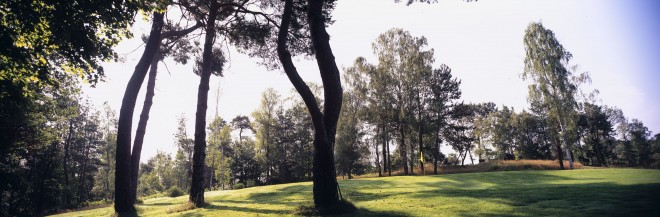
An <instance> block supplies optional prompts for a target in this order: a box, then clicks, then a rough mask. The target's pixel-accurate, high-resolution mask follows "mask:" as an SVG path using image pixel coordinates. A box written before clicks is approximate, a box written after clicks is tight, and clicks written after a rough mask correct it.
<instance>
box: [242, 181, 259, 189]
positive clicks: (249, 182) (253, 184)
mask: <svg viewBox="0 0 660 217" xmlns="http://www.w3.org/2000/svg"><path fill="white" fill-rule="evenodd" d="M256 184H257V183H256V182H255V181H254V180H248V181H247V184H246V185H245V187H246V188H249V187H254V186H256Z"/></svg>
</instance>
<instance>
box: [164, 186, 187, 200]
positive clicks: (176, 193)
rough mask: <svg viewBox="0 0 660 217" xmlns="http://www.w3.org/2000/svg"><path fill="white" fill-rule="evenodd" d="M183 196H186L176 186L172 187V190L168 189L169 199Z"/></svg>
mask: <svg viewBox="0 0 660 217" xmlns="http://www.w3.org/2000/svg"><path fill="white" fill-rule="evenodd" d="M183 194H184V192H183V190H181V189H180V188H178V187H176V186H172V187H170V189H167V196H168V197H178V196H181V195H183Z"/></svg>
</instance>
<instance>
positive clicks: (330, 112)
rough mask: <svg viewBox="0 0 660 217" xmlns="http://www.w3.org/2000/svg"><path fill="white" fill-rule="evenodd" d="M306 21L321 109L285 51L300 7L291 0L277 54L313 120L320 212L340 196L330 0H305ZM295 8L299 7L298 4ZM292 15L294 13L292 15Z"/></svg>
mask: <svg viewBox="0 0 660 217" xmlns="http://www.w3.org/2000/svg"><path fill="white" fill-rule="evenodd" d="M306 3H307V4H308V6H307V8H308V10H307V21H308V22H307V23H308V25H307V26H308V28H309V33H310V36H311V37H310V39H311V44H312V48H313V50H314V54H315V57H316V61H317V64H318V68H319V71H320V74H321V79H322V80H323V93H324V97H323V99H324V100H325V103H324V104H323V112H321V109H320V108H319V106H318V104H317V100H316V98H315V97H314V94H313V93H312V91H311V90H310V88H309V86H307V84H305V82H304V81H303V80H302V78H301V77H300V75H299V74H298V71H297V69H296V68H295V65H294V64H293V61H292V60H291V53H290V51H289V44H288V41H289V30H290V29H294V30H295V28H296V26H295V25H294V28H290V27H291V26H292V25H291V24H292V23H293V24H300V23H302V22H300V19H301V18H302V16H300V15H301V14H300V11H297V13H296V11H294V2H293V0H286V1H285V4H284V9H283V13H282V20H281V24H280V28H279V31H278V36H277V54H278V57H279V59H280V62H281V63H282V66H283V68H284V72H285V73H286V75H287V77H288V78H289V80H290V81H291V83H292V84H293V86H294V87H295V88H296V91H298V93H299V94H300V96H301V97H302V98H303V101H304V102H305V105H306V107H307V109H308V110H309V113H310V115H311V117H312V123H313V124H314V161H313V171H314V172H313V174H314V177H313V183H314V187H313V194H314V204H315V206H316V208H317V209H318V210H320V211H321V212H327V211H330V209H331V207H333V206H334V205H336V204H337V203H338V202H339V200H340V198H339V194H338V191H337V190H338V189H339V185H338V184H337V179H336V170H335V164H334V152H333V150H334V142H335V133H336V128H337V121H338V120H339V113H340V111H341V104H342V87H341V80H340V76H339V69H338V68H337V64H336V63H335V60H334V56H333V54H332V49H331V47H330V43H329V40H330V37H329V35H328V33H327V32H326V29H325V28H326V24H327V22H329V14H328V13H327V12H328V11H329V10H331V9H332V8H333V7H334V1H324V0H309V1H307V2H306ZM298 8H299V7H298ZM294 15H295V16H294Z"/></svg>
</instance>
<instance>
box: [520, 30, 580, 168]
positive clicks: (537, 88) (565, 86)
mask: <svg viewBox="0 0 660 217" xmlns="http://www.w3.org/2000/svg"><path fill="white" fill-rule="evenodd" d="M524 44H525V53H526V57H525V70H524V72H523V74H522V78H523V79H525V80H527V79H530V80H531V81H532V84H530V85H529V101H531V102H533V103H536V104H537V105H538V106H539V107H540V108H542V109H543V110H545V111H546V112H547V115H548V118H549V119H551V121H550V122H549V123H550V125H551V128H553V129H555V130H552V131H553V132H557V133H553V134H555V137H556V138H558V139H556V140H557V141H561V143H563V145H564V148H565V151H566V156H567V157H568V160H569V164H570V169H573V157H572V152H571V143H572V141H569V139H570V134H572V133H574V132H572V130H576V129H574V128H572V127H570V126H571V125H573V124H574V120H575V119H574V118H572V117H573V116H574V114H575V110H574V108H576V107H577V102H576V101H575V98H574V94H575V93H576V89H577V84H576V83H575V82H573V81H572V80H571V76H572V74H573V73H572V71H571V70H568V69H567V68H566V65H567V63H568V61H569V60H570V59H571V58H572V54H571V53H570V52H568V51H566V49H564V47H563V46H562V45H561V44H560V43H559V41H558V40H557V39H556V38H555V34H554V33H553V32H552V31H551V30H549V29H546V28H545V27H544V26H543V25H542V24H541V23H536V22H533V23H530V24H529V25H528V26H527V29H526V30H525V38H524ZM555 145H556V146H557V157H558V160H559V164H560V166H561V168H562V169H563V168H564V163H563V157H562V153H561V151H560V150H561V144H559V143H556V144H555Z"/></svg>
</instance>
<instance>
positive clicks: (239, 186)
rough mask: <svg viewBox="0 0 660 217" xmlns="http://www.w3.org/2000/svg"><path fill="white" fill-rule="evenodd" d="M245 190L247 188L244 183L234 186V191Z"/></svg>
mask: <svg viewBox="0 0 660 217" xmlns="http://www.w3.org/2000/svg"><path fill="white" fill-rule="evenodd" d="M243 188H245V185H243V183H238V184H235V185H234V189H243Z"/></svg>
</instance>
